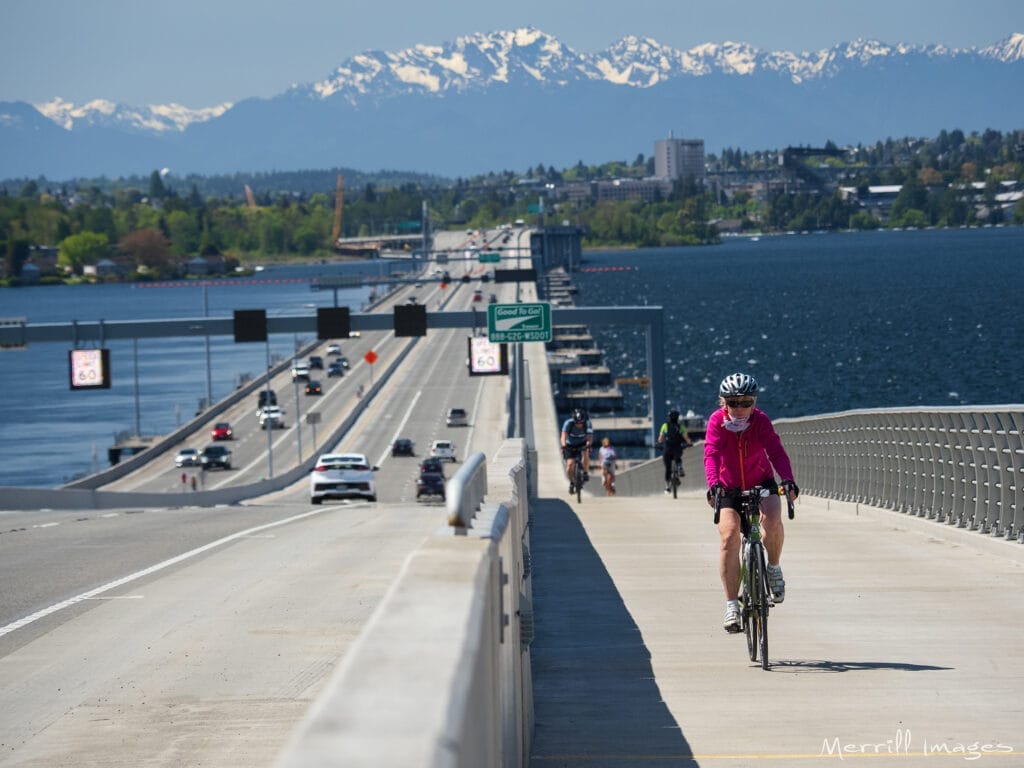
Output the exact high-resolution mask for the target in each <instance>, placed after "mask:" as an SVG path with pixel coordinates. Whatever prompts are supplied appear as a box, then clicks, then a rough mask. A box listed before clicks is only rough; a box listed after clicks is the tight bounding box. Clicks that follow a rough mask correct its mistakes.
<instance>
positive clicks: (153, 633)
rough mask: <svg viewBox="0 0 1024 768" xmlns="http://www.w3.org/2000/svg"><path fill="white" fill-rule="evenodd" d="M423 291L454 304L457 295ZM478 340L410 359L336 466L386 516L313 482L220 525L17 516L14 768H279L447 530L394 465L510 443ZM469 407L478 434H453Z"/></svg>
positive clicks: (12, 592) (437, 334)
mask: <svg viewBox="0 0 1024 768" xmlns="http://www.w3.org/2000/svg"><path fill="white" fill-rule="evenodd" d="M473 269H474V270H475V271H476V272H477V273H479V271H480V268H479V267H476V266H474V267H473ZM461 286H462V284H461V283H456V284H453V285H451V286H449V287H448V288H447V289H445V290H446V291H447V293H445V294H444V295H445V296H451V297H452V298H451V304H450V307H451V308H455V309H464V308H466V307H468V306H469V305H470V301H471V290H472V289H473V288H476V287H481V286H479V285H477V284H476V283H472V282H471V283H470V284H469V286H468V287H467V288H468V289H467V290H462V289H461ZM415 290H416V292H417V296H418V297H422V300H424V301H431V302H436V301H437V294H432V293H431V291H439V290H440V288H439V287H438V286H436V284H435V285H433V286H432V287H429V288H426V289H425V288H424V287H420V288H417V289H415ZM492 290H495V291H496V292H498V293H499V294H500V295H501V296H502V300H511V299H510V296H511V293H510V291H511V290H513V289H512V287H511V286H498V287H494V288H492ZM485 295H486V294H485ZM432 308H433V307H432ZM468 333H469V331H468V329H435V330H432V331H431V332H429V333H428V335H427V336H426V337H424V338H422V339H419V340H412V341H410V340H408V339H399V340H397V341H398V342H401V343H414V344H415V346H414V348H413V350H412V352H411V353H410V355H409V357H408V358H407V360H406V362H405V363H404V364H403V367H402V369H401V371H400V372H399V374H398V375H396V376H395V377H393V378H392V379H391V380H390V381H389V382H388V384H387V385H386V386H385V387H383V388H382V389H381V390H380V392H379V393H378V395H377V397H376V398H375V399H374V401H373V402H372V403H370V404H369V407H368V408H367V411H366V412H365V414H364V415H363V417H362V418H361V419H360V420H359V421H358V422H357V423H356V425H355V427H354V428H353V429H352V430H351V431H350V432H349V433H348V434H347V435H346V436H345V437H344V438H343V439H342V441H341V442H340V443H339V445H338V446H336V447H337V448H339V449H342V450H360V451H363V452H365V453H367V454H368V457H369V458H370V460H371V461H373V462H374V463H377V464H378V465H379V466H380V470H379V472H378V473H377V478H378V488H379V497H380V498H381V501H380V502H378V503H376V504H374V503H369V502H362V501H343V502H327V503H325V504H323V505H321V506H312V505H311V504H310V503H309V499H308V481H306V480H302V481H300V482H298V483H296V484H295V485H293V486H292V487H290V488H287V489H284V490H282V491H280V492H278V493H276V494H273V495H271V496H267V497H263V498H259V499H252V500H250V501H248V502H246V503H243V504H239V505H232V506H225V507H216V508H192V507H182V508H162V509H161V508H147V509H120V510H112V511H93V510H90V511H85V512H66V511H46V510H38V511H33V512H0V546H2V547H3V551H4V557H3V558H0V712H3V713H4V714H3V716H2V717H0V765H6V764H17V765H46V766H52V765H76V766H80V765H104V766H118V765H124V766H138V765H143V764H144V765H167V766H178V765H188V764H192V765H195V764H200V763H201V764H213V765H218V766H230V765H238V766H257V765H269V764H270V763H271V761H272V760H273V757H274V755H275V754H276V752H277V750H278V749H279V747H280V746H281V745H282V744H283V742H284V740H285V739H286V738H287V735H288V733H289V732H290V730H291V728H292V726H293V725H294V723H295V722H296V721H297V720H298V718H300V717H301V716H302V715H303V714H304V713H305V711H306V709H307V707H308V706H309V704H310V703H311V702H312V700H313V697H314V696H315V694H316V692H317V691H318V690H319V687H320V686H321V685H322V683H323V681H324V680H325V679H326V677H327V676H328V675H329V674H330V671H331V669H332V668H333V666H334V665H335V663H336V662H337V660H338V659H339V658H340V656H341V654H343V653H344V650H345V649H346V648H347V647H348V644H349V643H350V642H351V641H352V640H353V638H354V637H355V636H356V635H357V634H358V632H359V630H360V628H361V627H362V624H363V622H364V621H365V620H366V618H367V617H368V616H369V615H370V613H372V610H373V608H374V607H375V606H376V604H377V603H378V602H379V600H380V599H381V597H382V596H383V594H384V592H385V590H386V589H387V587H388V585H389V584H390V583H391V581H392V580H393V578H394V576H395V575H396V573H397V571H398V568H399V567H400V565H401V563H402V562H403V561H404V559H405V557H406V556H407V555H408V553H409V552H411V551H412V550H413V549H414V548H415V547H416V546H418V544H419V543H420V542H421V541H422V540H423V537H425V536H426V535H428V534H429V533H431V532H433V531H436V530H437V529H438V528H440V527H442V526H443V525H444V520H445V513H444V510H443V508H442V507H441V506H440V505H439V504H438V503H436V502H429V503H423V504H416V503H415V501H414V497H415V490H414V488H415V486H414V474H415V467H416V465H417V463H418V462H417V460H416V459H408V458H400V457H395V458H392V457H391V456H390V454H389V450H388V448H389V446H390V443H391V442H392V440H393V439H394V437H396V436H403V437H410V438H411V439H413V440H414V441H415V442H416V446H417V453H418V454H420V455H422V454H423V453H424V452H425V451H426V450H427V448H428V446H429V443H430V441H432V440H434V439H437V438H440V437H446V438H450V439H454V440H455V441H456V443H457V445H458V449H459V450H458V456H459V459H460V461H461V460H463V459H464V458H465V457H466V455H467V454H468V453H470V452H471V451H474V450H484V451H485V452H487V453H493V451H494V449H495V448H496V447H497V446H498V445H499V444H500V442H501V440H502V438H503V437H504V430H505V426H506V423H507V414H506V403H505V398H506V396H507V380H506V379H504V378H499V377H487V378H470V377H469V376H468V375H467V370H466V337H467V335H468ZM392 338H393V336H392ZM380 343H381V342H380V341H379V340H377V341H375V340H373V339H371V338H369V337H368V335H364V337H363V338H362V339H352V340H350V341H349V342H347V343H346V344H347V345H348V346H347V349H346V353H347V354H349V356H350V358H352V357H353V355H352V347H353V346H358V345H359V344H366V345H367V348H368V346H369V345H370V344H380ZM345 378H346V379H349V378H350V377H345ZM454 406H458V407H464V408H466V409H467V410H468V411H469V413H470V417H471V418H470V423H471V425H470V426H469V427H463V428H449V427H447V426H446V425H445V423H444V415H445V412H446V411H447V409H448V408H449V407H454ZM238 407H239V408H240V409H242V411H241V412H242V413H243V415H249V416H250V417H251V416H252V410H253V409H254V404H252V403H241V404H240V405H239V406H238ZM339 418H340V417H339ZM259 437H264V438H265V434H264V433H262V432H258V431H257V432H256V435H255V436H253V439H252V442H253V443H255V445H254V455H258V452H259V447H258V446H259V444H260V441H259ZM282 439H284V440H285V442H286V441H287V439H286V438H281V437H279V438H278V440H282ZM303 439H304V445H305V450H304V455H307V454H306V451H309V450H310V449H311V442H310V443H306V442H305V440H306V435H305V434H304V435H303ZM332 447H335V446H332ZM277 448H278V446H277V443H275V450H277ZM320 448H321V450H324V449H326V448H327V446H323V445H321V446H320ZM276 455H277V454H275V456H276ZM280 455H281V456H282V461H286V460H287V458H286V457H287V447H286V446H284V445H282V447H281V448H280ZM166 458H167V460H168V462H170V457H169V456H168V457H166ZM293 460H294V459H293ZM275 461H276V459H275ZM150 466H151V467H153V466H157V464H151V465H150ZM458 466H459V465H458V464H455V465H453V466H452V467H451V469H452V470H455V469H457V467H458ZM244 471H245V470H233V471H232V472H230V473H220V472H214V473H210V474H211V476H212V477H217V478H220V477H230V476H232V475H240V474H241V473H242V472H244ZM157 474H158V476H160V475H162V476H163V477H164V480H163V481H161V480H159V479H158V480H157V481H155V482H157V483H159V482H166V481H167V476H168V470H167V469H166V468H165V466H160V467H159V471H158V473H157ZM170 474H176V472H173V473H170ZM136 482H137V481H136ZM207 482H209V479H208V480H207Z"/></svg>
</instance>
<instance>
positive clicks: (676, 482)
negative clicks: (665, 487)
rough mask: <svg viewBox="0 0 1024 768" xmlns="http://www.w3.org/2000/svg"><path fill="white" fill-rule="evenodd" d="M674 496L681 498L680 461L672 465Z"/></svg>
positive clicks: (674, 497)
mask: <svg viewBox="0 0 1024 768" xmlns="http://www.w3.org/2000/svg"><path fill="white" fill-rule="evenodd" d="M672 498H673V499H678V498H679V462H676V463H674V464H673V465H672Z"/></svg>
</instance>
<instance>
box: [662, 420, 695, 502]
mask: <svg viewBox="0 0 1024 768" xmlns="http://www.w3.org/2000/svg"><path fill="white" fill-rule="evenodd" d="M683 443H686V444H687V445H693V440H691V439H690V435H689V433H687V431H686V425H685V424H683V423H682V422H681V421H680V420H679V411H670V412H669V414H668V421H666V422H665V423H664V424H662V425H661V429H659V430H658V445H663V446H664V447H663V448H662V451H661V460H662V462H663V463H664V464H665V493H672V485H671V483H672V462H673V461H675V460H676V459H682V456H683ZM679 473H680V475H682V474H684V473H683V471H682V465H681V464H680V467H679Z"/></svg>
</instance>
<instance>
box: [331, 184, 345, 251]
mask: <svg viewBox="0 0 1024 768" xmlns="http://www.w3.org/2000/svg"><path fill="white" fill-rule="evenodd" d="M344 200H345V180H344V179H343V178H342V176H341V174H340V173H339V174H338V186H337V188H336V189H335V191H334V226H333V227H332V228H331V247H332V248H336V247H337V245H338V238H339V237H341V207H342V205H344Z"/></svg>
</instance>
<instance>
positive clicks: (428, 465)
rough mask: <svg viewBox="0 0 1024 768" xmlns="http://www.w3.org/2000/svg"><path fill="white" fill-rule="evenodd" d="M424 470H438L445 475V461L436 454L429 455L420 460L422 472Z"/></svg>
mask: <svg viewBox="0 0 1024 768" xmlns="http://www.w3.org/2000/svg"><path fill="white" fill-rule="evenodd" d="M424 472H436V473H437V474H439V475H441V477H444V462H442V461H441V460H440V459H439V458H437V457H436V456H427V457H426V458H425V459H423V461H421V462H420V474H423V473H424Z"/></svg>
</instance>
